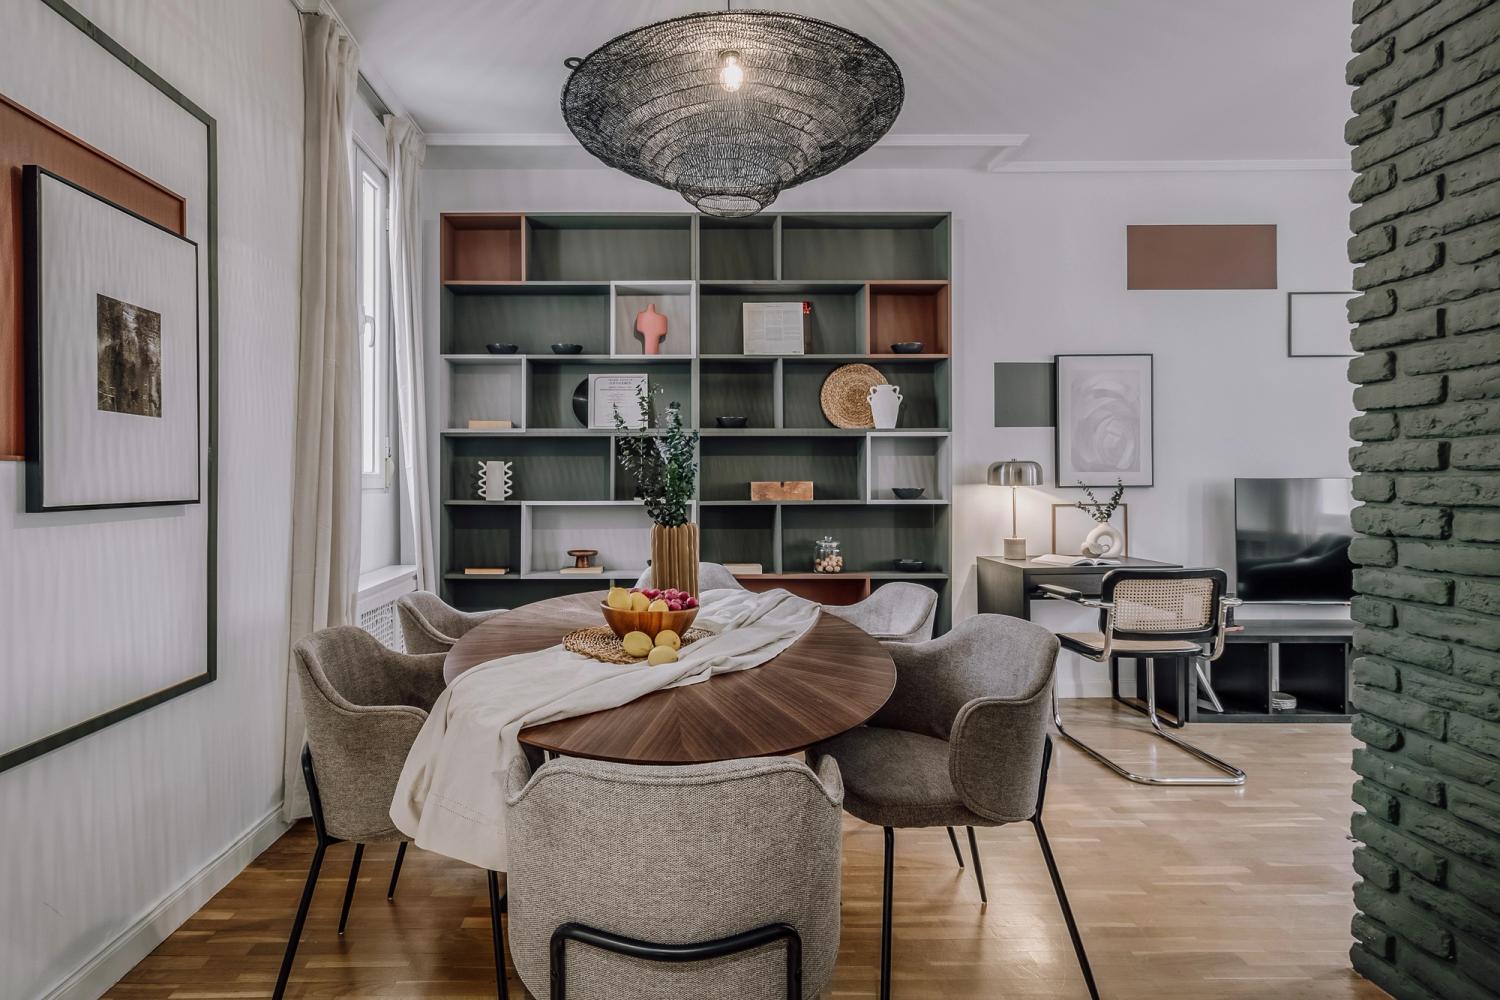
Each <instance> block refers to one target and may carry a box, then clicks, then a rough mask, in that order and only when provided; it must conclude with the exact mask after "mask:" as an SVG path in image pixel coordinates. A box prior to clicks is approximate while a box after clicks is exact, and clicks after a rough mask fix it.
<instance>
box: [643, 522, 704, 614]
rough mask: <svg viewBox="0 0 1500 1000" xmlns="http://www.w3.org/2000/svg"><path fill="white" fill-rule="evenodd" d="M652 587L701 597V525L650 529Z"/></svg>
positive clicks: (661, 526)
mask: <svg viewBox="0 0 1500 1000" xmlns="http://www.w3.org/2000/svg"><path fill="white" fill-rule="evenodd" d="M651 585H652V586H653V587H657V588H659V589H665V588H667V587H675V588H676V589H678V590H681V591H686V592H687V593H689V594H692V595H693V596H695V597H696V596H697V595H698V525H696V524H693V523H691V522H689V523H687V524H679V525H676V526H674V527H670V528H669V527H667V526H666V525H662V524H653V525H652V526H651Z"/></svg>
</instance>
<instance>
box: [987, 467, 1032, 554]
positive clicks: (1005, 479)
mask: <svg viewBox="0 0 1500 1000" xmlns="http://www.w3.org/2000/svg"><path fill="white" fill-rule="evenodd" d="M985 481H986V482H988V483H989V484H990V485H991V486H1009V487H1010V534H1011V537H1009V538H1007V539H1005V541H1004V542H1003V543H1002V544H1003V546H1004V548H1003V551H1002V552H1001V555H1003V556H1004V557H1005V558H1006V559H1025V558H1026V539H1024V538H1020V537H1018V536H1017V534H1016V487H1017V486H1040V485H1041V484H1042V467H1041V466H1040V465H1038V464H1037V463H1036V462H1026V461H1022V460H1020V459H1015V458H1011V459H1007V460H1005V461H1004V462H996V463H995V464H993V465H991V466H990V471H989V472H988V474H987V475H986V477H985Z"/></svg>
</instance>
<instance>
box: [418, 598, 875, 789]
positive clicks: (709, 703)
mask: <svg viewBox="0 0 1500 1000" xmlns="http://www.w3.org/2000/svg"><path fill="white" fill-rule="evenodd" d="M605 596H606V595H605V592H603V591H598V592H590V593H582V594H568V595H564V596H562V597H553V598H549V599H547V600H543V601H537V602H536V603H534V604H527V605H524V606H522V607H518V608H514V609H512V610H509V611H505V612H502V613H500V614H496V615H494V616H493V617H491V618H489V619H488V620H486V621H484V622H481V623H480V624H479V625H476V626H475V627H474V628H472V629H471V630H470V631H469V632H468V633H467V634H465V635H464V636H463V637H462V638H460V639H459V640H458V642H457V643H455V644H454V646H453V648H452V649H450V650H449V651H448V655H447V658H446V659H445V661H444V670H443V673H444V676H446V677H447V678H448V679H449V683H450V684H451V683H452V682H453V680H455V679H456V678H457V677H458V676H459V675H461V674H462V673H463V672H464V671H466V670H470V669H472V668H474V667H476V666H478V665H480V664H482V663H489V662H490V661H492V660H497V659H500V658H502V657H506V656H511V655H513V654H516V653H530V652H535V651H536V650H539V649H546V648H547V647H549V646H555V645H557V644H558V643H560V642H562V640H563V637H564V636H566V635H567V634H568V633H569V632H572V631H574V630H575V629H579V628H585V627H589V626H594V625H599V624H601V623H602V622H603V616H602V613H601V610H600V607H601V604H602V603H603V601H604V598H605ZM699 641H706V640H699ZM641 669H642V670H650V669H652V668H651V667H649V666H646V665H645V664H644V663H643V664H642V665H641ZM895 686H896V664H895V662H894V661H893V660H892V659H891V656H890V653H888V652H886V650H885V649H884V647H882V646H881V644H880V643H879V642H878V641H876V640H875V639H873V638H871V637H870V636H869V635H868V634H867V633H866V632H864V631H862V630H861V629H859V628H857V627H856V626H854V625H851V624H850V623H849V622H846V621H844V620H843V619H842V618H838V617H836V616H834V615H830V614H826V613H825V614H820V615H819V616H818V619H817V621H816V622H815V623H814V624H813V626H812V627H811V628H810V629H808V630H807V632H806V633H804V634H803V635H802V636H801V638H799V639H797V641H796V642H794V643H793V644H792V645H791V646H789V647H787V648H786V649H785V650H783V651H782V652H781V653H780V654H779V655H777V656H775V657H773V658H771V659H770V660H767V661H766V662H765V663H762V664H761V665H760V666H758V667H753V668H751V669H749V670H740V671H735V672H732V673H724V674H716V675H714V676H712V677H709V678H707V679H706V680H703V681H699V682H698V683H695V684H688V685H684V686H682V687H675V688H667V689H665V690H661V691H655V692H653V693H651V694H649V695H646V696H645V697H642V698H638V699H636V700H635V701H632V702H630V703H628V704H625V705H621V706H619V707H617V708H611V709H607V710H605V711H601V712H592V713H590V714H588V715H580V716H577V717H574V718H568V719H559V720H557V721H554V722H548V723H544V724H541V725H536V726H531V727H530V728H528V729H523V730H521V733H520V741H521V743H522V744H523V745H524V746H528V747H534V748H535V749H537V750H541V751H545V752H548V753H552V754H557V755H560V756H564V757H583V758H589V759H592V760H606V761H616V762H621V763H628V764H703V763H709V762H712V761H720V760H738V759H742V758H746V757H770V756H779V755H784V754H792V753H797V752H798V751H801V750H805V749H807V748H808V747H810V746H812V745H813V744H815V743H818V742H821V741H822V740H826V739H829V738H831V737H834V736H837V735H838V734H840V733H843V732H847V731H848V730H850V729H853V728H854V727H856V726H859V725H862V724H863V723H864V722H866V721H867V720H868V719H869V718H870V717H871V716H873V715H874V714H875V713H876V712H877V711H879V709H880V707H881V706H882V705H884V704H885V702H886V700H887V699H888V698H890V696H891V692H892V691H893V690H895Z"/></svg>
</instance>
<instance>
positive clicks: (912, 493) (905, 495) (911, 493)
mask: <svg viewBox="0 0 1500 1000" xmlns="http://www.w3.org/2000/svg"><path fill="white" fill-rule="evenodd" d="M891 492H892V493H894V494H896V499H897V500H920V499H921V498H922V494H923V493H926V492H927V487H925V486H892V487H891Z"/></svg>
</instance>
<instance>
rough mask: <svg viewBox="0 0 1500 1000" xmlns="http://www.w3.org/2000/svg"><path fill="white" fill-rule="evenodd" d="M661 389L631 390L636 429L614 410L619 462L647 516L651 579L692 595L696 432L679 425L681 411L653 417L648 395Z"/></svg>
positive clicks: (695, 569)
mask: <svg viewBox="0 0 1500 1000" xmlns="http://www.w3.org/2000/svg"><path fill="white" fill-rule="evenodd" d="M660 392H661V389H660V388H656V389H653V390H650V391H648V390H646V389H645V388H644V387H643V388H641V389H640V390H638V391H637V392H636V401H637V403H638V404H639V406H640V413H641V425H642V426H641V427H640V428H639V429H636V428H632V427H630V426H629V425H627V424H626V423H625V418H623V417H622V416H620V411H619V410H618V409H616V410H615V430H616V431H618V432H619V439H618V447H619V452H620V466H621V467H622V468H623V469H624V470H625V471H626V472H628V473H629V474H630V475H631V477H632V478H633V479H634V480H635V483H636V489H637V490H638V491H639V494H640V497H641V499H642V500H643V501H644V502H645V504H646V515H647V516H648V517H650V518H651V583H652V586H654V587H656V588H658V589H660V590H666V589H667V588H669V587H670V588H675V589H677V590H681V591H684V592H685V593H688V594H693V595H695V596H696V595H697V593H698V525H697V524H695V523H693V522H692V521H689V520H688V516H689V514H690V513H691V512H692V509H693V492H694V490H695V489H696V487H697V482H698V463H697V462H696V461H694V458H693V456H694V455H695V454H696V453H697V450H698V432H697V431H689V430H686V429H685V428H684V427H683V426H682V409H681V407H680V406H679V405H678V404H677V403H672V404H670V405H668V407H667V412H666V414H665V415H664V416H663V417H662V418H661V419H660V420H657V419H654V416H655V415H654V413H653V410H654V407H653V406H652V397H653V396H655V395H658V394H660Z"/></svg>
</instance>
